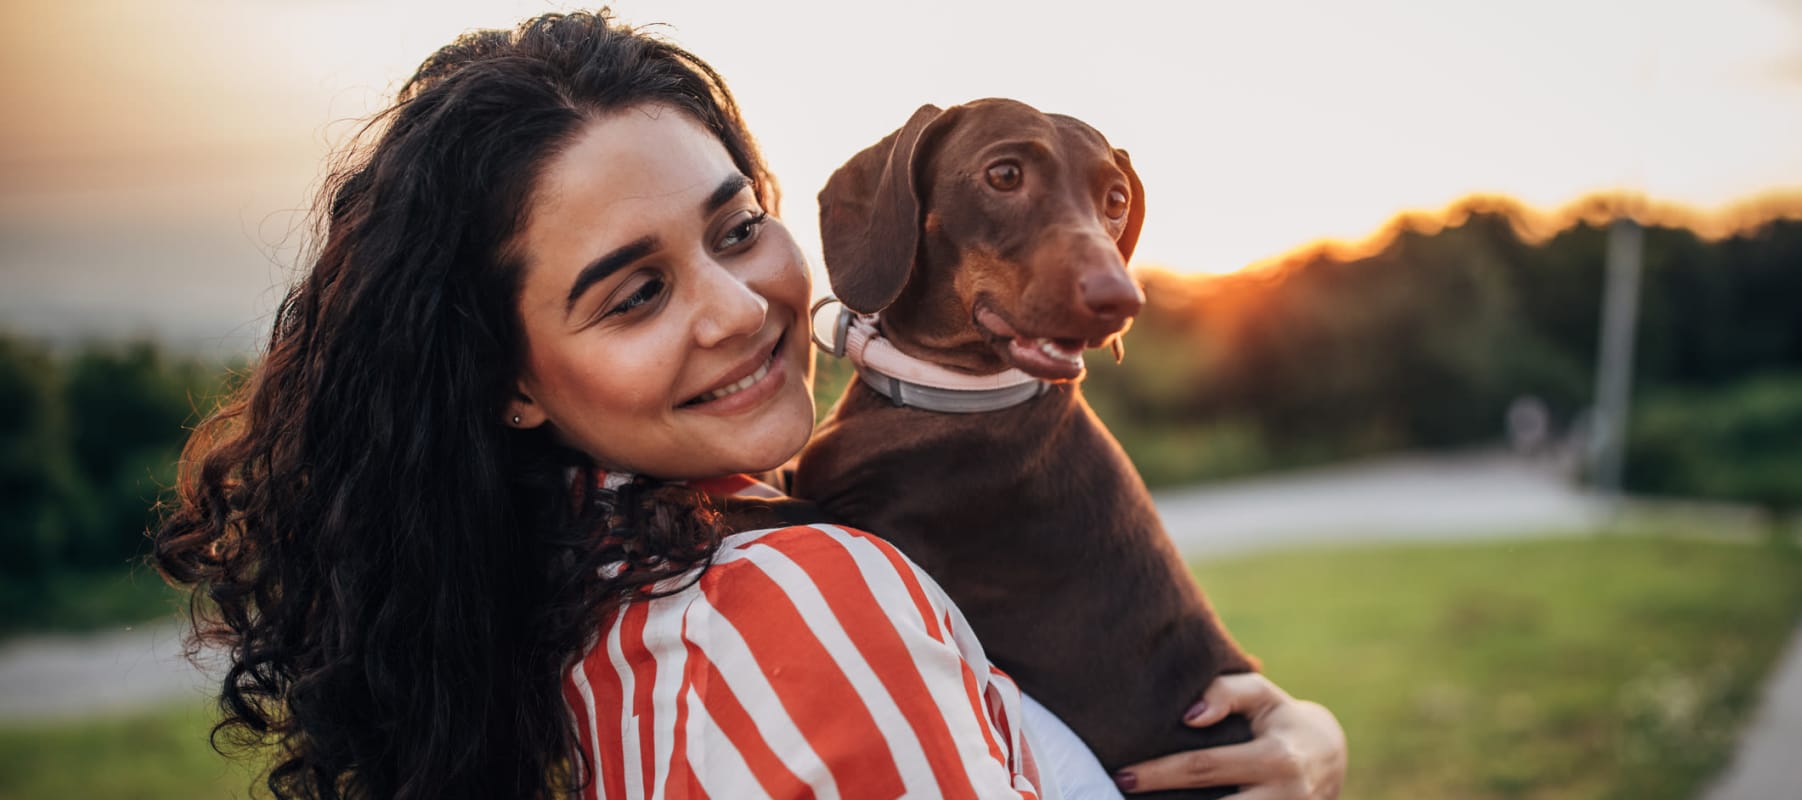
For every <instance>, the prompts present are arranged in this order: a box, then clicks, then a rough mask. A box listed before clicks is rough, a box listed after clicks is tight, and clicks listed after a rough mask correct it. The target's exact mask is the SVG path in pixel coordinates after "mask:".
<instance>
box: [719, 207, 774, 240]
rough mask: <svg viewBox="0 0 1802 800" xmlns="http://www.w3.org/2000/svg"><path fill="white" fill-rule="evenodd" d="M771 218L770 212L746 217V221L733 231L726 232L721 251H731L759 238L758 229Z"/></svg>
mask: <svg viewBox="0 0 1802 800" xmlns="http://www.w3.org/2000/svg"><path fill="white" fill-rule="evenodd" d="M769 218H770V212H768V211H759V212H757V213H756V214H753V215H751V216H749V217H746V218H745V221H743V222H740V223H738V224H737V225H734V226H732V229H731V230H729V231H726V237H725V238H724V239H721V240H720V244H719V249H721V250H730V249H732V248H734V247H737V246H739V245H741V244H744V243H745V242H748V241H751V240H752V239H755V238H757V231H758V229H760V228H762V227H763V223H764V222H765V221H766V220H768V219H769Z"/></svg>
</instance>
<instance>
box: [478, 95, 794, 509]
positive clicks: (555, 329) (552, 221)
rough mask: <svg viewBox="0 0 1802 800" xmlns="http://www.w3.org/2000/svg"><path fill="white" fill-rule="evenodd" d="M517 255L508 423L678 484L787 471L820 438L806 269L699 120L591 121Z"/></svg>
mask: <svg viewBox="0 0 1802 800" xmlns="http://www.w3.org/2000/svg"><path fill="white" fill-rule="evenodd" d="M516 246H517V248H518V250H519V252H520V254H521V256H522V260H523V262H524V282H523V286H522V287H521V290H520V299H519V313H520V317H521V319H522V321H523V326H524V330H525V338H526V346H527V354H526V360H525V368H524V372H523V374H522V375H521V376H520V379H519V394H518V396H517V397H516V398H515V399H514V401H513V403H512V405H511V407H510V408H509V409H508V422H509V423H511V421H512V417H513V415H518V417H519V422H518V423H517V424H518V425H519V426H520V427H535V426H538V425H545V424H548V425H551V426H552V427H553V429H554V430H555V432H556V434H557V436H558V437H559V439H561V440H562V441H563V442H564V443H565V444H567V445H569V446H572V447H575V448H577V449H579V450H581V451H583V452H585V453H587V454H588V455H589V456H590V457H592V458H593V459H594V461H595V463H596V464H598V465H599V466H601V467H603V468H606V469H609V470H617V471H625V472H632V473H638V474H646V475H654V476H657V477H660V478H667V479H672V480H679V479H689V478H704V477H713V476H717V475H723V474H727V473H732V472H751V471H758V470H765V469H770V468H773V467H777V466H780V465H781V464H782V463H783V462H784V461H787V460H788V459H789V458H790V457H791V456H793V455H794V454H795V453H797V452H799V451H800V449H801V446H802V445H803V444H805V443H806V441H807V437H808V435H809V434H810V433H811V432H812V429H813V395H812V392H811V389H810V385H811V383H812V368H813V363H812V359H811V358H810V356H811V350H810V344H809V343H810V339H809V336H808V328H807V326H808V319H807V313H806V309H807V301H808V297H809V294H810V293H811V287H810V286H809V283H808V273H807V267H806V265H805V264H804V263H803V261H802V258H801V252H800V250H799V249H798V248H796V247H795V243H794V240H793V239H791V238H789V235H788V231H787V229H785V228H784V227H783V226H782V224H781V223H779V222H777V221H776V220H775V219H774V218H773V217H768V216H765V214H764V212H763V209H762V208H761V207H760V206H759V205H758V202H757V198H756V196H755V195H754V194H753V192H752V189H751V185H750V180H749V179H748V178H747V177H746V176H745V175H744V174H743V173H741V172H740V171H739V169H738V167H737V166H736V165H734V164H733V163H732V158H731V156H729V155H728V154H727V153H726V148H725V146H724V145H722V144H721V143H720V141H719V139H718V138H717V137H715V136H714V135H713V134H712V133H710V132H709V131H708V130H707V129H706V128H705V127H702V125H701V124H700V123H699V122H696V121H695V120H693V119H692V118H690V117H689V115H688V114H686V113H683V112H681V111H677V110H675V109H673V108H670V107H667V106H659V105H641V106H634V107H632V108H628V109H624V110H621V111H617V112H614V113H611V114H608V115H606V116H604V117H601V118H599V119H597V120H595V121H593V122H590V123H588V125H587V126H586V128H585V129H584V130H583V131H582V132H581V133H580V134H579V136H578V138H577V140H576V141H575V143H574V144H573V145H571V146H570V147H568V148H567V149H566V150H564V152H563V153H562V154H560V155H559V156H557V157H556V158H555V159H553V160H552V161H551V163H550V164H549V165H548V166H547V169H546V171H545V173H544V176H543V177H542V178H541V179H540V181H539V183H538V185H537V186H536V187H535V191H534V192H533V198H532V206H531V208H530V210H529V214H528V216H527V218H526V221H525V226H524V228H523V230H522V231H521V233H520V236H519V238H518V239H517V240H516Z"/></svg>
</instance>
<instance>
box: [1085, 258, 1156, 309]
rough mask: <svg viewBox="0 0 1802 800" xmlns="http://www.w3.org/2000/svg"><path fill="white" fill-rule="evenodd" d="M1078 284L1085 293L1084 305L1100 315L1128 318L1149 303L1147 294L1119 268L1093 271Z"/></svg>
mask: <svg viewBox="0 0 1802 800" xmlns="http://www.w3.org/2000/svg"><path fill="white" fill-rule="evenodd" d="M1076 285H1077V288H1078V289H1079V290H1080V291H1081V292H1082V302H1083V305H1085V306H1088V308H1089V312H1090V313H1092V314H1094V315H1095V316H1098V317H1117V318H1122V319H1124V318H1126V317H1130V316H1133V315H1135V314H1138V313H1139V307H1140V306H1142V305H1144V304H1145V293H1144V292H1141V291H1139V287H1138V285H1137V284H1134V283H1133V282H1132V279H1131V278H1128V277H1127V276H1126V273H1125V272H1123V271H1121V270H1118V269H1110V270H1106V271H1095V272H1090V273H1088V274H1086V275H1083V276H1082V278H1080V279H1079V280H1078V281H1077V284H1076Z"/></svg>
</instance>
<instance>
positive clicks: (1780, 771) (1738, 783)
mask: <svg viewBox="0 0 1802 800" xmlns="http://www.w3.org/2000/svg"><path fill="white" fill-rule="evenodd" d="M1743 737H1744V738H1742V739H1741V740H1740V744H1739V750H1738V752H1736V753H1735V754H1734V757H1733V764H1732V765H1731V766H1729V767H1728V768H1727V771H1726V772H1725V773H1723V774H1722V775H1721V776H1720V778H1719V779H1717V780H1716V782H1715V784H1714V786H1712V787H1710V788H1709V790H1708V793H1707V794H1705V795H1704V797H1705V798H1706V800H1802V631H1797V632H1796V636H1795V638H1793V639H1791V640H1790V645H1789V651H1788V652H1787V653H1785V654H1784V656H1783V660H1782V661H1780V662H1778V664H1777V668H1776V670H1774V671H1773V672H1772V673H1771V680H1770V682H1769V683H1767V684H1765V688H1764V699H1763V700H1762V701H1761V702H1760V704H1759V708H1758V713H1757V715H1756V716H1754V717H1753V718H1752V724H1751V725H1750V726H1749V727H1748V728H1747V729H1746V732H1745V734H1744V735H1743Z"/></svg>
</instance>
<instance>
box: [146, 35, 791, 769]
mask: <svg viewBox="0 0 1802 800" xmlns="http://www.w3.org/2000/svg"><path fill="white" fill-rule="evenodd" d="M647 102H655V103H661V104H665V105H668V106H670V107H674V108H676V109H679V110H681V111H682V112H684V113H687V114H690V115H692V116H693V117H694V118H695V119H697V120H699V121H700V122H701V123H702V124H704V125H706V126H707V128H708V129H709V130H711V131H712V132H713V133H714V134H715V135H717V136H718V137H719V139H720V141H721V142H722V143H723V144H724V145H725V147H726V150H727V151H728V152H729V153H730V155H731V157H732V159H733V161H734V162H736V164H737V166H738V168H739V169H740V170H742V171H743V172H744V174H745V175H747V176H749V177H750V178H751V179H752V182H753V184H754V187H755V190H756V192H757V195H758V198H759V200H761V201H762V202H763V203H764V207H765V208H771V209H773V208H774V206H775V203H776V188H775V184H774V183H773V181H772V180H771V179H770V176H769V174H768V172H767V170H766V169H765V167H764V164H763V161H762V158H761V156H760V155H759V154H758V151H757V148H756V146H755V143H754V142H753V140H752V139H751V137H750V135H749V134H748V133H747V132H746V130H745V126H744V122H743V120H742V118H741V116H740V114H739V111H738V108H737V106H736V104H735V103H734V101H733V100H732V97H731V95H730V94H729V93H728V92H727V90H726V87H725V85H724V84H723V83H722V81H721V80H720V78H719V76H718V75H717V74H715V73H714V72H713V70H712V69H711V68H709V67H708V66H707V65H706V64H705V63H703V62H702V61H701V60H699V59H697V58H696V57H694V56H693V55H691V54H689V53H687V52H685V51H684V50H682V49H680V48H678V47H676V46H674V45H672V44H670V43H668V42H665V41H662V40H660V39H658V38H656V37H654V36H651V35H648V34H646V33H645V32H643V31H642V30H636V29H631V28H627V27H623V26H621V25H619V24H617V23H616V22H615V21H614V20H613V19H612V18H611V16H610V14H609V12H607V11H606V10H602V11H600V12H598V13H592V14H590V13H576V14H550V15H545V16H541V17H538V18H535V19H532V20H529V21H527V22H525V23H522V24H521V25H520V26H519V27H518V28H517V29H514V30H488V31H480V32H475V33H470V34H467V35H465V36H463V37H461V38H459V39H458V40H457V41H456V42H454V43H452V44H451V45H449V46H447V47H445V48H443V49H441V50H439V51H438V52H437V53H435V54H434V55H432V56H431V57H430V58H428V59H427V60H426V61H425V63H424V64H422V65H421V66H420V68H419V71H418V72H417V74H415V75H414V76H413V77H412V79H411V80H409V81H408V82H407V84H406V85H405V86H404V87H403V88H402V89H401V91H400V92H399V95H398V97H397V99H396V102H395V103H394V105H393V106H392V107H391V108H389V109H388V110H387V111H385V112H383V113H382V114H381V115H379V116H378V117H376V118H375V119H374V120H372V121H371V123H370V124H369V126H368V127H367V128H366V129H365V130H364V132H363V134H361V135H360V136H359V138H358V144H354V145H352V147H351V148H349V149H348V150H347V151H345V153H344V154H343V155H341V156H340V157H339V158H338V160H337V162H336V168H335V169H334V170H333V172H332V177H330V178H329V179H328V180H327V181H326V182H325V185H324V186H323V187H322V189H321V191H320V200H319V202H318V204H317V206H316V211H315V214H316V217H315V227H316V229H317V231H318V232H317V233H316V235H315V237H314V239H315V244H314V245H313V247H312V248H311V250H310V251H309V252H310V255H309V256H308V257H307V259H306V260H307V262H308V264H309V269H308V270H307V271H306V273H305V275H304V277H303V278H301V279H300V280H299V281H298V283H297V284H296V285H295V286H294V287H293V288H292V289H291V290H290V291H289V292H288V294H287V296H286V298H285V299H284V300H283V302H282V304H281V306H280V308H279V310H278V312H277V314H276V318H275V323H274V329H273V332H272V333H271V335H270V338H269V343H268V349H267V352H266V353H265V354H264V356H263V358H262V359H261V361H260V363H259V365H258V366H257V367H256V368H255V370H254V372H253V373H252V374H251V375H250V376H249V379H248V380H247V381H246V382H245V384H244V386H243V388H242V389H241V390H240V391H239V392H238V393H237V394H236V395H235V396H234V397H233V398H231V399H230V400H229V401H228V402H226V403H225V404H224V405H223V406H222V407H221V408H220V409H219V410H218V411H216V412H215V413H213V414H212V415H211V416H209V417H208V418H207V419H206V420H205V421H203V422H202V423H201V424H200V425H199V426H198V427H197V428H196V429H195V431H194V432H193V435H192V437H191V439H190V440H189V442H188V444H187V447H186V449H185V451H184V453H183V456H182V465H181V472H180V479H179V483H178V487H177V492H176V498H175V499H174V500H173V501H172V502H171V507H170V508H168V509H166V515H165V517H164V521H163V523H162V524H161V526H160V528H159V529H158V530H157V531H155V532H154V534H153V537H154V540H155V542H154V553H153V556H152V557H153V558H154V560H155V562H156V564H157V567H158V568H159V569H160V570H161V571H162V573H163V575H164V576H165V577H166V578H167V579H168V580H170V581H171V582H173V583H177V584H182V585H189V586H192V587H193V595H192V602H191V604H190V614H191V616H192V617H193V619H194V625H195V633H194V636H193V638H192V639H190V642H189V646H190V649H191V652H199V651H200V650H202V649H210V648H220V649H223V650H225V651H227V652H229V653H230V667H229V670H228V671H227V672H226V674H225V676H224V681H223V686H222V688H221V692H220V708H221V711H222V714H223V719H222V720H221V721H220V722H219V724H218V725H217V726H215V728H214V743H215V746H217V747H219V748H220V749H221V751H222V752H228V753H232V754H241V753H242V752H243V751H245V750H250V751H251V752H252V753H254V754H262V753H267V754H270V755H272V756H273V763H272V766H271V767H270V769H269V772H268V775H267V785H268V788H269V790H270V791H271V792H273V794H274V795H275V796H276V797H278V798H455V797H470V798H500V797H506V798H541V797H555V796H560V795H563V794H565V793H569V792H574V791H577V790H579V789H580V788H581V787H582V786H584V785H585V784H586V782H587V781H590V780H592V774H593V770H594V765H592V764H589V763H587V762H586V760H585V756H584V754H583V753H581V752H580V751H581V748H579V747H577V746H575V740H574V736H575V734H574V731H573V727H572V723H571V719H570V716H569V712H568V710H567V709H566V707H565V705H564V700H563V696H562V693H561V688H560V687H561V680H562V676H563V673H564V671H565V670H566V669H567V668H568V667H569V666H570V665H572V664H573V663H574V662H575V660H576V659H578V658H579V657H580V654H581V651H582V649H583V648H584V647H585V645H586V644H587V643H588V639H589V637H590V636H591V635H593V633H594V631H596V630H597V628H598V624H599V620H600V618H601V616H602V615H604V614H606V613H609V611H610V610H611V609H612V608H613V607H615V606H616V605H617V604H618V603H621V602H624V601H626V600H627V599H630V598H634V597H640V596H644V595H646V594H648V593H650V592H651V590H652V589H653V588H654V587H653V586H652V584H654V583H655V582H657V581H661V580H663V579H666V578H670V577H672V576H676V575H679V574H682V573H684V572H689V571H691V569H692V568H695V567H697V566H698V567H701V568H704V567H705V564H706V563H707V562H708V561H709V559H710V557H711V555H712V553H713V550H714V548H715V547H716V546H717V543H718V538H719V536H720V534H721V533H722V532H723V531H722V530H721V527H722V523H721V521H720V518H719V516H718V515H717V513H715V512H714V511H712V510H711V509H710V508H709V506H708V505H707V504H706V502H705V501H704V499H703V498H701V497H699V496H698V494H697V493H695V492H693V491H692V490H689V489H686V488H684V487H681V486H677V485H669V484H658V483H656V482H654V481H648V480H643V479H641V480H639V481H637V482H635V483H633V484H630V485H628V486H626V487H623V488H620V489H618V490H607V489H604V488H602V487H601V486H600V485H599V481H598V480H597V477H598V476H596V475H595V474H594V472H595V468H594V467H593V465H592V464H591V463H590V462H589V461H588V460H587V459H586V458H585V457H583V456H582V455H581V454H579V453H575V452H573V451H571V450H569V449H568V448H566V447H564V446H562V445H560V444H559V443H558V442H557V441H556V439H555V436H554V434H552V433H550V432H548V431H547V430H544V429H536V430H517V429H513V428H511V427H509V426H507V425H505V424H503V420H504V414H505V413H506V411H505V409H506V404H507V402H508V400H509V398H510V397H511V395H512V392H513V391H514V390H515V386H516V381H517V376H518V372H519V369H520V366H521V364H522V363H523V358H524V344H525V343H524V341H523V334H522V328H521V323H520V320H519V316H518V311H517V306H518V295H519V289H520V284H521V266H520V264H519V260H518V256H517V254H516V253H513V252H510V247H511V240H512V239H513V238H514V237H515V236H516V235H517V233H518V231H519V230H520V229H521V226H522V224H523V217H524V215H525V214H526V213H527V209H528V208H529V204H530V200H531V195H532V191H533V186H534V185H535V183H536V182H537V180H538V179H539V176H540V173H541V171H542V170H543V169H544V168H545V165H546V164H547V163H549V162H551V161H552V160H553V158H554V157H555V156H556V155H557V154H558V153H559V152H560V150H561V149H562V148H565V147H567V146H568V145H569V144H570V143H572V142H573V141H574V140H575V139H576V137H577V136H578V134H579V133H580V131H581V130H582V128H583V126H584V125H585V124H586V123H587V122H589V121H590V120H592V119H594V118H596V116H597V115H599V114H601V113H604V112H607V111H609V110H613V109H619V108H624V107H627V106H631V105H634V104H639V103H647ZM621 562H623V564H624V566H623V568H621V567H618V566H611V567H609V568H608V569H605V570H602V569H601V567H602V566H603V565H618V564H620V563H621Z"/></svg>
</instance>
